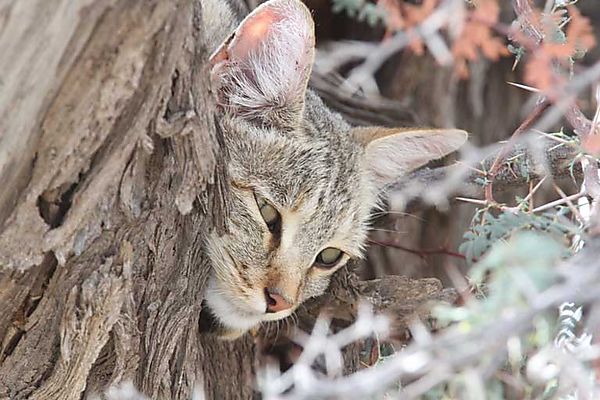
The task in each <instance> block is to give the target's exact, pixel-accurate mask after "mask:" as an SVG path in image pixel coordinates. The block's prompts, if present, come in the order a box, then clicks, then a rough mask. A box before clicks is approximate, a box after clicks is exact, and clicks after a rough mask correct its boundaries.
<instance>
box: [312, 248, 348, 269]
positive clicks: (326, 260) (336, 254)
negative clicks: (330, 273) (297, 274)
mask: <svg viewBox="0 0 600 400" xmlns="http://www.w3.org/2000/svg"><path fill="white" fill-rule="evenodd" d="M343 254H344V253H343V252H342V251H341V250H340V249H336V248H334V247H328V248H326V249H325V250H323V251H321V252H320V253H319V254H318V255H317V259H316V260H315V265H316V266H318V267H321V268H331V267H333V266H335V265H336V264H337V263H338V262H339V261H340V259H341V258H342V255H343Z"/></svg>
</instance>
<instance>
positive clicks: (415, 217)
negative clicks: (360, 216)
mask: <svg viewBox="0 0 600 400" xmlns="http://www.w3.org/2000/svg"><path fill="white" fill-rule="evenodd" d="M384 215H400V216H403V217H410V218H414V219H416V220H418V221H423V222H424V221H425V219H424V218H423V217H420V216H418V215H415V214H411V213H407V212H403V211H377V212H374V213H371V217H379V216H384Z"/></svg>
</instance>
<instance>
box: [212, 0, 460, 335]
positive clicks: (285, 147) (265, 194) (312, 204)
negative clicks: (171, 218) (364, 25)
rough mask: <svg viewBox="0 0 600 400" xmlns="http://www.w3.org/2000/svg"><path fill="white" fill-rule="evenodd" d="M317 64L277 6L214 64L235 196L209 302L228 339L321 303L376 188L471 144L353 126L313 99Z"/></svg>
mask: <svg viewBox="0 0 600 400" xmlns="http://www.w3.org/2000/svg"><path fill="white" fill-rule="evenodd" d="M313 54H314V27H313V22H312V19H311V17H310V13H309V12H308V10H307V9H306V7H305V6H304V5H303V4H302V3H301V2H300V1H298V0H271V1H268V2H266V3H264V4H263V5H262V6H260V7H258V8H257V9H256V10H255V11H254V12H253V13H252V14H250V15H249V16H248V17H247V18H246V19H245V20H244V21H243V22H242V23H241V24H240V26H239V27H238V29H237V30H236V31H235V32H234V33H233V34H232V36H231V37H230V38H229V39H228V40H227V41H226V42H225V43H224V44H223V45H221V47H220V48H219V49H218V50H217V51H216V52H215V54H214V55H213V57H212V62H213V70H212V78H213V80H214V83H215V85H216V88H217V100H218V103H219V106H220V112H221V115H220V124H221V128H222V129H223V132H224V136H225V146H226V148H227V151H228V154H229V160H228V173H229V178H230V188H231V190H230V197H229V198H228V202H229V206H230V214H229V217H228V220H227V227H228V232H227V233H226V234H224V235H218V234H217V233H213V234H211V235H210V237H209V238H208V240H207V243H206V250H207V252H208V255H209V258H210V260H211V263H212V267H213V273H212V276H211V278H210V281H209V285H208V289H207V292H206V294H205V299H206V302H207V304H208V306H209V308H210V311H211V313H212V314H213V315H214V317H216V319H217V320H219V321H220V322H221V324H222V325H224V326H225V327H226V328H228V329H229V330H231V331H232V332H237V333H243V332H245V331H246V330H248V329H250V328H252V327H253V326H255V325H257V324H259V323H260V322H262V321H269V320H277V319H281V318H285V317H287V316H289V315H290V314H291V313H292V312H293V311H294V310H295V309H296V308H297V307H298V306H299V305H300V304H301V303H302V302H303V301H304V300H306V299H308V298H310V297H314V296H318V295H320V294H322V293H323V292H324V291H325V290H326V289H327V286H328V285H329V280H330V277H331V275H332V274H333V273H334V272H335V271H337V270H338V269H340V268H341V267H342V266H343V265H345V264H346V263H347V262H348V260H349V259H351V258H358V257H360V256H361V254H362V250H363V246H364V243H365V239H366V234H367V225H368V220H369V211H370V210H371V209H372V208H373V207H374V206H375V205H376V203H377V198H378V196H379V195H380V191H381V189H382V188H383V187H384V186H385V185H386V184H387V183H389V182H390V181H393V180H395V179H397V178H398V176H400V175H402V174H404V173H406V172H408V171H410V170H412V169H414V168H417V167H419V166H421V165H423V164H425V163H427V162H428V161H430V160H431V159H434V158H439V157H441V156H443V155H445V154H447V153H449V152H451V151H453V150H455V149H456V148H458V147H459V146H460V145H461V144H462V143H463V142H464V140H465V138H466V135H465V133H464V132H462V131H457V130H444V131H442V130H418V131H404V132H402V131H401V130H398V129H384V128H354V129H353V128H351V127H350V126H349V125H348V124H347V123H345V122H344V121H343V120H342V119H341V118H340V117H339V116H338V115H337V114H334V113H332V112H331V111H329V110H328V109H327V108H326V107H325V106H324V105H323V104H322V102H321V101H320V99H319V98H318V97H317V96H316V95H314V94H313V93H312V92H311V91H309V90H307V81H308V77H309V75H310V68H311V65H312V60H313Z"/></svg>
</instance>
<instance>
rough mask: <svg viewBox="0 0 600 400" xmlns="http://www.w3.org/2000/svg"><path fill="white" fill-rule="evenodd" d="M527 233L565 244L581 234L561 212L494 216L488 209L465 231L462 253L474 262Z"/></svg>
mask: <svg viewBox="0 0 600 400" xmlns="http://www.w3.org/2000/svg"><path fill="white" fill-rule="evenodd" d="M525 230H533V231H538V232H545V233H549V234H551V235H553V236H554V237H555V238H556V239H558V240H562V241H563V242H564V241H568V240H569V239H570V236H573V235H577V234H579V233H581V232H580V230H579V229H578V228H577V226H575V225H574V224H572V223H571V222H569V221H568V220H567V219H566V218H563V217H562V215H561V214H560V213H545V214H533V213H527V212H523V211H520V210H516V211H515V210H505V211H500V213H499V214H498V215H494V214H493V213H492V212H491V211H490V209H488V208H485V209H481V210H479V211H478V212H477V213H475V216H474V217H473V221H472V223H471V228H470V229H469V230H468V231H467V232H465V234H464V242H463V243H462V244H461V245H460V247H459V251H460V252H461V253H462V254H464V255H465V256H466V257H467V260H469V261H471V262H474V261H477V260H479V259H480V258H481V256H482V255H483V254H484V253H486V252H487V251H488V250H489V249H490V248H491V247H492V245H494V244H495V243H496V242H498V241H503V240H505V239H508V238H509V237H510V236H511V235H513V234H514V233H516V232H519V231H525Z"/></svg>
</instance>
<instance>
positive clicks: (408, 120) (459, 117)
mask: <svg viewBox="0 0 600 400" xmlns="http://www.w3.org/2000/svg"><path fill="white" fill-rule="evenodd" d="M304 1H305V3H306V5H307V6H308V7H309V8H310V9H311V11H312V13H313V16H314V18H315V22H316V32H317V48H318V54H317V59H316V63H315V69H314V71H313V76H312V79H311V86H312V87H313V88H314V89H316V90H317V91H318V92H319V93H320V94H321V96H322V97H323V98H324V100H325V101H326V103H328V104H329V105H330V106H332V107H334V108H335V109H337V110H341V111H342V113H343V114H344V115H345V116H346V118H347V119H348V120H349V121H350V122H351V123H353V124H357V125H367V124H371V125H387V126H427V127H458V128H461V129H465V130H467V131H468V132H470V141H471V143H472V144H473V145H474V146H477V147H481V146H485V145H489V144H492V143H495V142H498V141H502V140H505V139H507V138H509V137H510V136H511V134H512V133H513V131H514V130H515V129H516V128H517V127H518V126H519V125H520V124H521V122H522V121H523V119H524V118H526V117H527V116H528V114H529V113H530V112H531V110H532V109H533V108H534V107H535V105H536V103H537V102H538V101H539V99H540V96H539V95H538V94H536V93H531V92H530V91H528V90H524V89H523V88H519V87H516V86H514V85H510V84H509V82H513V83H523V82H524V79H523V74H524V71H523V70H524V67H523V63H517V64H516V63H515V51H514V49H510V51H509V49H508V48H507V46H508V45H510V43H509V42H508V41H507V40H506V36H504V37H502V36H501V35H498V39H494V40H498V41H499V42H498V43H500V44H501V47H502V48H501V49H500V50H499V51H498V52H500V53H502V52H503V54H502V55H500V56H498V57H495V56H493V55H492V56H489V54H488V52H487V51H486V49H485V48H483V49H478V50H477V53H478V54H476V60H467V62H466V69H467V72H466V74H465V73H461V71H458V68H456V67H457V66H456V64H452V63H449V64H447V65H444V66H443V65H440V63H439V55H438V56H437V58H438V60H436V55H435V54H432V52H431V51H430V48H429V47H428V46H422V45H421V46H419V45H414V44H413V43H410V44H408V45H407V46H405V47H404V48H403V49H402V50H400V51H398V52H395V53H392V54H389V55H387V56H386V57H385V60H376V61H378V62H380V63H381V65H380V67H378V68H376V71H375V73H374V74H373V76H372V78H373V81H372V82H368V81H364V80H363V81H362V82H364V83H365V85H364V86H362V87H361V86H360V85H359V86H358V87H357V86H354V87H352V86H351V85H348V79H347V78H348V77H350V76H352V74H356V72H357V68H358V70H360V68H359V67H360V66H361V64H363V63H364V62H365V60H366V59H368V57H370V54H372V53H373V52H374V51H375V49H377V48H378V47H380V46H382V45H384V43H385V42H386V41H390V40H391V39H392V38H393V37H394V35H395V33H397V32H398V29H396V30H394V29H393V27H391V26H390V25H391V24H392V23H394V22H395V23H396V25H397V26H396V27H397V28H400V31H401V30H402V29H404V30H408V29H410V28H411V27H412V28H414V27H418V26H419V24H420V23H422V21H423V20H425V19H426V18H427V16H429V15H431V14H432V12H434V11H435V10H436V9H437V8H439V7H440V6H441V5H442V4H443V3H444V2H443V1H436V0H431V1H429V0H384V1H381V0H380V1H379V2H376V1H372V2H369V1H361V0H304ZM486 1H487V3H488V4H487V7H488V10H490V9H489V6H492V8H491V10H492V11H493V8H494V7H497V8H498V16H497V20H498V21H497V22H498V25H499V26H504V27H510V26H511V24H514V23H516V22H514V21H515V18H516V17H515V11H514V10H513V3H514V2H511V1H503V0H500V1H497V2H496V1H493V0H482V1H480V2H473V3H482V4H481V5H482V6H484V7H482V8H483V11H482V12H484V13H485V12H486V10H485V6H486V4H483V3H486ZM257 3H260V1H258V2H257V1H252V0H250V5H251V6H256V4H257ZM375 3H379V6H380V7H379V9H377V8H376V7H375V6H376V4H375ZM464 3H465V4H466V3H468V2H464ZM550 3H553V2H552V1H538V2H536V3H535V5H536V6H537V7H539V9H540V10H543V9H544V8H545V7H546V9H547V8H548V7H549V6H550ZM381 5H383V6H384V7H383V8H384V10H388V11H387V12H384V14H386V15H382V14H381ZM478 5H479V4H478ZM577 7H578V9H579V10H580V12H581V14H582V15H583V16H584V17H587V18H589V21H590V23H591V25H592V27H593V28H594V35H596V37H597V35H598V32H600V4H599V3H598V2H597V1H596V0H581V1H579V2H577ZM353 10H355V11H353ZM390 10H391V11H393V12H389V11H390ZM462 11H463V12H455V11H452V9H450V11H447V12H448V13H450V15H449V16H448V15H447V17H449V23H448V26H447V28H446V29H445V30H444V31H443V32H445V33H443V35H452V34H453V32H452V29H453V25H456V26H455V28H459V27H461V28H462V27H464V24H465V15H464V9H463V10H462ZM377 13H379V14H377ZM452 13H454V14H452ZM492 14H493V12H492ZM488 16H489V15H487V16H486V15H484V17H488ZM490 17H491V18H494V17H495V16H494V15H491V16H490ZM384 21H385V22H384ZM411 24H412V25H411ZM473 33H475V35H476V34H477V32H471V34H473ZM482 34H485V32H482ZM596 43H597V41H596ZM511 51H512V52H511ZM492 52H493V51H492ZM599 58H600V51H599V49H598V46H596V47H594V48H593V49H591V50H590V51H589V52H588V53H587V54H586V56H585V58H584V59H583V60H582V61H581V63H580V64H581V66H585V65H590V64H593V63H594V62H596V61H597V60H598V59H599ZM515 64H516V65H515ZM461 75H462V76H461ZM353 78H356V76H354V77H353ZM350 80H352V79H350ZM354 81H357V79H354ZM358 82H359V83H360V82H361V80H360V78H359V79H358ZM374 85H376V86H374ZM592 93H593V88H592V89H590V90H588V91H587V92H585V93H584V94H583V96H581V101H580V103H579V106H580V108H581V109H582V110H583V111H584V112H585V113H586V114H587V115H588V117H590V114H593V109H594V108H595V103H594V100H593V95H592ZM563 125H564V126H565V127H566V128H568V124H564V123H561V124H558V125H556V126H555V127H554V128H555V129H556V130H559V129H560V128H561V126H563ZM566 131H567V133H568V129H566ZM447 162H449V161H447ZM560 186H561V187H563V189H564V190H565V191H566V192H572V191H573V190H577V186H576V185H574V184H573V182H570V181H569V180H566V181H565V182H561V183H560ZM527 190H528V188H526V187H523V188H515V189H514V190H511V191H510V192H506V191H505V192H502V193H496V194H495V196H496V200H498V201H500V202H503V201H506V202H510V200H511V199H513V201H514V198H515V195H520V196H524V195H525V194H526V193H527ZM556 196H557V195H556V193H555V192H550V191H546V193H543V192H540V193H539V194H538V195H537V196H536V197H537V201H538V202H546V201H549V200H551V199H552V198H555V197H556ZM408 211H410V212H408V213H403V212H400V211H395V212H387V213H380V214H378V216H377V219H376V221H375V228H374V230H373V232H372V235H371V240H372V245H371V246H370V249H369V251H368V258H367V261H366V262H365V263H364V264H363V265H362V266H361V267H360V270H359V272H360V275H361V277H362V278H364V279H370V278H376V277H380V276H382V275H386V274H401V275H406V276H409V277H414V278H421V277H437V278H439V279H441V280H442V282H443V283H444V284H445V285H455V284H458V283H459V282H456V279H457V277H459V276H462V275H463V274H462V273H461V274H454V273H453V271H460V272H464V269H465V268H466V264H465V260H464V258H463V257H461V255H460V254H457V253H458V251H457V249H458V246H459V245H460V243H461V241H462V236H463V234H464V232H465V231H466V230H467V229H468V227H469V225H470V223H471V220H472V217H473V214H474V211H475V207H474V206H473V205H470V204H464V203H459V202H452V203H451V204H450V205H449V207H447V208H446V209H443V210H440V209H437V208H435V207H419V209H417V210H408ZM453 280H454V281H453Z"/></svg>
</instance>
